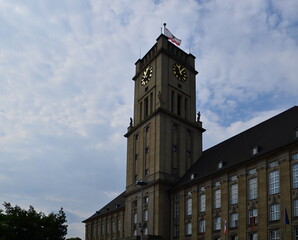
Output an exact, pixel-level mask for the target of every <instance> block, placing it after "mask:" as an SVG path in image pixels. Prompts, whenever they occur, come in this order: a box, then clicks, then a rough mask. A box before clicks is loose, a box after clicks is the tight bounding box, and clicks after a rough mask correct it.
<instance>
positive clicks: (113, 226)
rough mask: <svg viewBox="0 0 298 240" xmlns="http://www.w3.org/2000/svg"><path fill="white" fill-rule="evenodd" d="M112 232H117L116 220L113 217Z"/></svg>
mask: <svg viewBox="0 0 298 240" xmlns="http://www.w3.org/2000/svg"><path fill="white" fill-rule="evenodd" d="M112 233H115V221H114V219H113V218H112Z"/></svg>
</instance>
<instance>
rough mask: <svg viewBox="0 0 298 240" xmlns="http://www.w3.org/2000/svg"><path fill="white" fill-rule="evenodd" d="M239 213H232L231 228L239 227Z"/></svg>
mask: <svg viewBox="0 0 298 240" xmlns="http://www.w3.org/2000/svg"><path fill="white" fill-rule="evenodd" d="M238 217H239V216H238V213H232V214H231V215H230V228H236V227H238Z"/></svg>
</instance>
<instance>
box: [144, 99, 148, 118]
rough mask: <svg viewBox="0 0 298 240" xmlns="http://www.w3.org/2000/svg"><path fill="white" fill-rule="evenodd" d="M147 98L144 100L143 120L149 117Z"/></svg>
mask: <svg viewBox="0 0 298 240" xmlns="http://www.w3.org/2000/svg"><path fill="white" fill-rule="evenodd" d="M148 104H149V103H148V97H146V98H145V100H144V114H145V118H146V117H148V115H149V106H148Z"/></svg>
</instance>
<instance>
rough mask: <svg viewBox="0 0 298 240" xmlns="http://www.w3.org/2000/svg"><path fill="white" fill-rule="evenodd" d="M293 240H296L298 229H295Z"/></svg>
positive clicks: (297, 238) (297, 239)
mask: <svg viewBox="0 0 298 240" xmlns="http://www.w3.org/2000/svg"><path fill="white" fill-rule="evenodd" d="M294 240H298V227H295V232H294Z"/></svg>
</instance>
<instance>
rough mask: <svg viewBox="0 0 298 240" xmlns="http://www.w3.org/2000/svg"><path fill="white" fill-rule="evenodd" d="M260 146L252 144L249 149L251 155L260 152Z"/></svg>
mask: <svg viewBox="0 0 298 240" xmlns="http://www.w3.org/2000/svg"><path fill="white" fill-rule="evenodd" d="M260 150H261V148H260V146H254V147H253V148H252V149H251V155H256V154H258V153H259V152H260Z"/></svg>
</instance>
